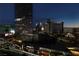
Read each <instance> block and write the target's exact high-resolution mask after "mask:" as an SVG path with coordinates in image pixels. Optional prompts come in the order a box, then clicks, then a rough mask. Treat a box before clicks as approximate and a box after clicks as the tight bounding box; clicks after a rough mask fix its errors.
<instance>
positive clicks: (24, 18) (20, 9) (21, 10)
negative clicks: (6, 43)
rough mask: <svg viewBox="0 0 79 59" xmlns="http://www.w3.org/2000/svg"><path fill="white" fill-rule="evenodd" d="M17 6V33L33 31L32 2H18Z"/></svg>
mask: <svg viewBox="0 0 79 59" xmlns="http://www.w3.org/2000/svg"><path fill="white" fill-rule="evenodd" d="M15 6H16V8H15V9H16V33H25V34H26V33H31V32H32V4H30V3H23V4H22V3H17V4H15Z"/></svg>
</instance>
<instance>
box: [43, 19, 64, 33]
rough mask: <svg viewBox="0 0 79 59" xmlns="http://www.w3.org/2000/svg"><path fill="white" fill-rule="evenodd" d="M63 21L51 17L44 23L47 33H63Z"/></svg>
mask: <svg viewBox="0 0 79 59" xmlns="http://www.w3.org/2000/svg"><path fill="white" fill-rule="evenodd" d="M63 24H64V23H63V22H53V21H51V20H50V19H48V20H47V22H46V23H45V25H44V28H45V32H47V33H63Z"/></svg>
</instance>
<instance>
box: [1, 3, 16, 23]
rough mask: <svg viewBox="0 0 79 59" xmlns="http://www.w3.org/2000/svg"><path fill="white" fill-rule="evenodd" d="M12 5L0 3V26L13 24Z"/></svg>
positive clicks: (13, 10)
mask: <svg viewBox="0 0 79 59" xmlns="http://www.w3.org/2000/svg"><path fill="white" fill-rule="evenodd" d="M14 19H15V8H14V4H8V3H2V4H1V3H0V24H14Z"/></svg>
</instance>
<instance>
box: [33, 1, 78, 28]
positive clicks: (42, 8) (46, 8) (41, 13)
mask: <svg viewBox="0 0 79 59" xmlns="http://www.w3.org/2000/svg"><path fill="white" fill-rule="evenodd" d="M78 16H79V4H73V3H72V4H71V3H69V4H68V3H46V4H44V3H43V4H41V3H40V4H33V19H34V22H38V21H40V19H41V18H42V21H43V19H44V18H51V19H53V18H55V20H56V19H57V20H61V21H64V26H65V27H79V24H78V23H79V17H78ZM38 19H39V20H38Z"/></svg>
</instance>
